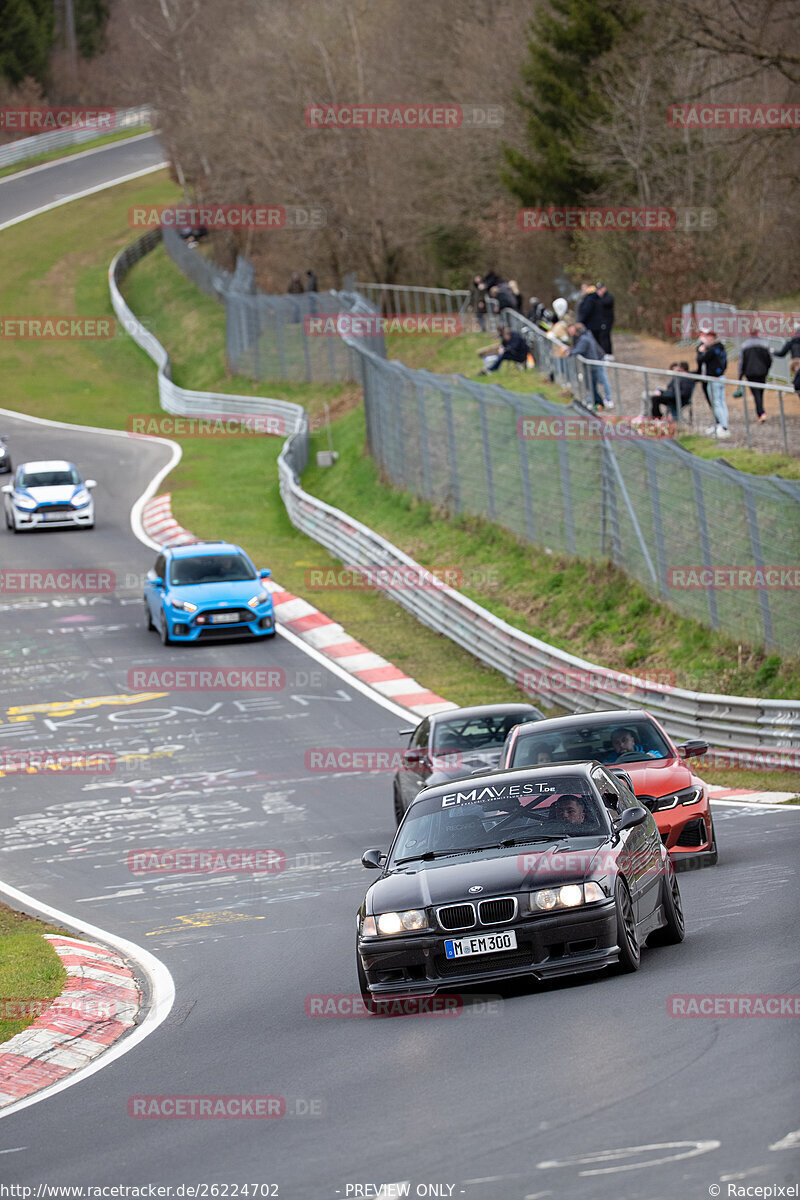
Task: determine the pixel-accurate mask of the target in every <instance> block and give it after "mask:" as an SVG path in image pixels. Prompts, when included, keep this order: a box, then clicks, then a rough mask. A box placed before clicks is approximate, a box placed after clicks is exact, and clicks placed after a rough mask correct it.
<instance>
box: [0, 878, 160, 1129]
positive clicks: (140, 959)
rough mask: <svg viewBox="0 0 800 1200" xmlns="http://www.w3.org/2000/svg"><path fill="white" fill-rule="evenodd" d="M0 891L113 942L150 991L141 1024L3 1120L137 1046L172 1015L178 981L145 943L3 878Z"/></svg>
mask: <svg viewBox="0 0 800 1200" xmlns="http://www.w3.org/2000/svg"><path fill="white" fill-rule="evenodd" d="M0 892H1V893H2V894H3V895H4V897H5V898H6V899H7V900H12V901H14V902H15V903H17V904H21V905H22V906H23V907H24V908H26V909H31V910H32V911H33V912H35V913H38V914H39V915H40V916H42V917H44V918H45V919H46V920H48V921H52V922H54V923H55V924H57V925H67V926H69V927H70V928H71V929H75V930H77V931H78V932H79V933H82V934H85V935H86V936H87V937H90V938H96V939H97V940H98V941H100V942H104V943H106V944H107V945H109V946H113V947H114V949H115V950H119V952H120V953H121V954H123V955H125V957H126V958H129V959H130V960H131V961H132V962H134V963H135V964H136V966H137V967H138V968H139V970H140V971H141V973H142V974H143V975H144V976H145V978H146V979H147V982H148V985H149V987H150V993H151V995H150V1005H149V1007H148V1010H147V1015H146V1016H145V1019H144V1020H143V1021H142V1023H141V1025H137V1026H136V1027H135V1029H134V1030H133V1032H132V1033H131V1034H129V1035H128V1036H127V1037H123V1038H121V1039H120V1040H119V1041H118V1042H115V1043H114V1044H113V1045H111V1046H109V1048H108V1050H106V1051H105V1052H104V1053H103V1054H101V1055H100V1057H99V1058H97V1059H95V1060H94V1061H93V1062H91V1063H89V1064H88V1065H87V1066H85V1067H80V1068H79V1069H78V1070H77V1071H73V1072H72V1074H71V1075H67V1076H66V1077H65V1078H64V1079H60V1080H59V1081H58V1082H57V1083H53V1084H51V1085H50V1086H49V1087H46V1088H42V1089H41V1090H40V1091H38V1092H34V1094H33V1095H32V1096H25V1097H24V1098H23V1099H22V1100H17V1102H16V1103H15V1104H9V1105H8V1106H7V1107H6V1108H4V1109H2V1110H0V1120H2V1118H3V1117H8V1116H10V1115H11V1114H12V1113H15V1112H19V1110H20V1109H22V1108H27V1107H28V1105H30V1104H37V1103H38V1102H39V1101H40V1100H45V1099H47V1097H48V1096H54V1095H55V1094H56V1093H57V1092H63V1091H64V1090H65V1089H66V1088H68V1087H72V1085H73V1084H75V1083H80V1082H81V1080H83V1079H86V1077H87V1076H88V1075H94V1073H95V1071H99V1070H101V1069H102V1068H103V1067H107V1066H108V1064H109V1063H111V1062H113V1061H114V1060H115V1059H117V1058H121V1057H122V1055H123V1054H127V1053H128V1051H129V1050H132V1049H133V1048H134V1046H138V1044H139V1042H141V1041H143V1040H144V1039H145V1038H146V1037H147V1036H148V1035H149V1034H151V1033H153V1031H154V1030H156V1029H157V1028H158V1026H159V1025H160V1024H161V1023H162V1021H164V1019H165V1018H166V1017H167V1016H168V1015H169V1012H170V1010H171V1008H172V1005H173V1003H174V1001H175V983H174V981H173V978H172V976H171V975H170V973H169V971H168V970H167V968H166V967H165V966H164V964H163V963H161V962H159V961H158V959H157V958H155V957H154V955H152V954H151V953H150V952H149V950H145V949H144V948H143V947H142V946H137V945H136V943H135V942H129V941H128V940H127V938H121V937H117V936H116V934H113V933H107V932H106V930H105V929H100V928H99V927H98V926H97V925H89V924H88V923H87V922H86V921H81V920H79V919H78V918H77V917H73V916H70V915H69V913H65V912H61V910H60V909H58V908H51V907H50V905H49V904H42V902H41V901H40V900H35V899H34V898H33V897H32V896H28V895H27V894H26V893H25V892H20V891H18V890H17V889H16V888H14V887H11V886H10V885H9V884H7V883H3V882H2V881H0ZM20 1149H22V1147H20Z"/></svg>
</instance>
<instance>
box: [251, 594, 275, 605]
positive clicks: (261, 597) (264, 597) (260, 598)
mask: <svg viewBox="0 0 800 1200" xmlns="http://www.w3.org/2000/svg"><path fill="white" fill-rule="evenodd" d="M270 598H271V597H270V594H269V592H259V593H258V595H257V596H253V599H252V600H248V601H247V604H248V607H249V608H260V607H261V605H262V604H267V603H269V600H270Z"/></svg>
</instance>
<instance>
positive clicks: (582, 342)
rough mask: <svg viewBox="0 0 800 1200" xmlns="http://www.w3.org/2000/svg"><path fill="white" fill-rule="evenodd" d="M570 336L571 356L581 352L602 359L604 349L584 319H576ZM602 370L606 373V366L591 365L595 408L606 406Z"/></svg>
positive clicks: (587, 356) (590, 377)
mask: <svg viewBox="0 0 800 1200" xmlns="http://www.w3.org/2000/svg"><path fill="white" fill-rule="evenodd" d="M569 336H570V337H571V338H572V341H573V345H572V348H571V349H570V351H569V357H570V358H573V357H574V356H575V355H576V354H580V355H581V356H582V357H583V358H589V359H601V360H602V357H603V351H602V350H601V349H600V347H599V346H598V344H597V341H596V339H595V336H594V334H593V333H592V331H591V330H590V329H587V328H586V326H585V325H584V324H583V322H582V321H574V322H573V323H572V324H571V325H570V326H569ZM601 371H602V372H603V373H605V367H598V366H590V367H589V382H590V384H591V387H592V402H593V404H594V407H595V408H605V407H606V406H605V404H604V403H603V397H602V395H601V392H600V372H601Z"/></svg>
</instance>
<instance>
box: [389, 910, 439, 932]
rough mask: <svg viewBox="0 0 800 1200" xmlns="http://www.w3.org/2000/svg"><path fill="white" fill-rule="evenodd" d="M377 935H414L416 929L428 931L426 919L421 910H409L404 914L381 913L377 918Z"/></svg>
mask: <svg viewBox="0 0 800 1200" xmlns="http://www.w3.org/2000/svg"><path fill="white" fill-rule="evenodd" d="M377 925H378V933H381V934H384V935H385V936H388V937H390V936H391V935H392V934H397V933H414V932H415V931H416V930H418V929H429V928H430V926H429V925H428V918H427V916H426V915H425V913H424V911H423V910H422V909H421V908H409V909H407V910H406V911H405V912H388V913H381V914H380V916H379V917H378V918H377Z"/></svg>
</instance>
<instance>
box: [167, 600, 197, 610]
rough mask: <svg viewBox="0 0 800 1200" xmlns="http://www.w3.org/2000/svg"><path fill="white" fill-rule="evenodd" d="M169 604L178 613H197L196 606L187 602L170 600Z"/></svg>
mask: <svg viewBox="0 0 800 1200" xmlns="http://www.w3.org/2000/svg"><path fill="white" fill-rule="evenodd" d="M170 604H171V605H172V607H173V608H177V609H178V611H179V612H197V605H196V604H192V603H191V601H189V600H171V601H170Z"/></svg>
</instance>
